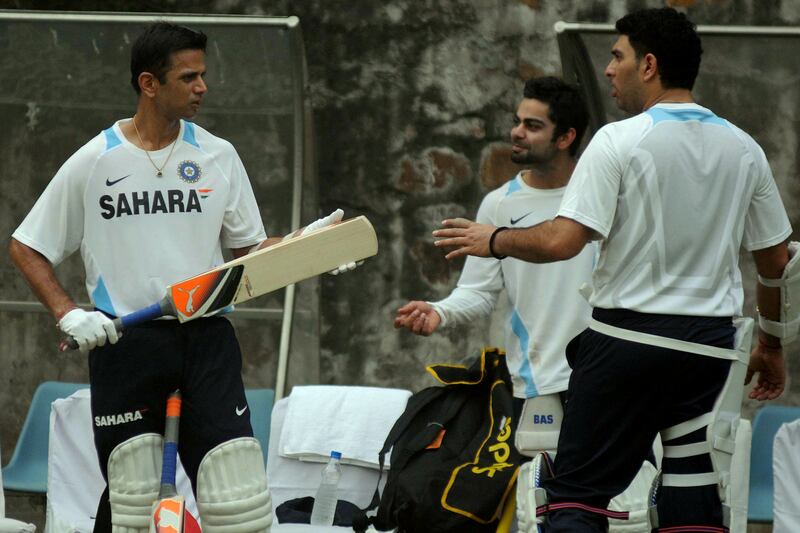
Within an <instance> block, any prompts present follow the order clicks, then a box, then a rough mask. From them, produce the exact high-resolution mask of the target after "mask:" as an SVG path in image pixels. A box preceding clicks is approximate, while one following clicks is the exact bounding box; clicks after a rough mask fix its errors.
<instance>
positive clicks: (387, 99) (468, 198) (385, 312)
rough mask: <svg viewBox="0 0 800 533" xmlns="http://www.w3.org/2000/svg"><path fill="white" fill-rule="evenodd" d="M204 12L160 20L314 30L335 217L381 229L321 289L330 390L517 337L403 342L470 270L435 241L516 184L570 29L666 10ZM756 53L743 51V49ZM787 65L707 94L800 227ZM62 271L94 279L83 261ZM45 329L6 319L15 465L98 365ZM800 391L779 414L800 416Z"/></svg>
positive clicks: (653, 0)
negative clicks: (69, 392)
mask: <svg viewBox="0 0 800 533" xmlns="http://www.w3.org/2000/svg"><path fill="white" fill-rule="evenodd" d="M670 3H671V4H672V5H676V6H683V8H685V9H686V10H687V12H688V13H689V14H690V16H691V17H692V18H693V19H694V20H695V21H696V22H697V23H701V24H739V25H800V6H798V3H797V2H794V1H791V0H783V1H779V0H758V1H757V0H706V1H702V0H695V1H692V0H680V1H679V0H673V1H672V2H670ZM188 4H189V2H178V1H172V2H165V3H163V5H159V6H158V8H157V9H163V10H165V11H170V12H183V11H190V12H191V11H202V12H216V13H249V14H268V15H289V14H293V15H297V16H299V17H300V19H301V23H302V26H303V32H304V36H305V43H306V48H307V59H308V66H309V80H310V87H311V94H312V101H313V108H314V114H315V122H316V140H317V152H318V165H319V170H318V173H319V181H320V185H319V190H320V199H321V212H328V211H330V210H332V209H333V208H336V207H342V208H343V209H344V210H345V212H346V214H347V216H355V215H358V214H365V215H367V216H368V217H369V218H370V220H372V222H373V223H374V225H375V226H376V229H377V231H378V234H379V239H380V247H381V252H380V254H379V256H378V257H377V258H374V259H372V260H370V261H368V262H367V263H366V264H365V265H364V266H362V267H361V268H359V269H358V270H357V271H356V272H354V273H351V274H348V275H344V276H338V277H330V276H327V277H324V278H323V280H322V288H321V298H320V301H321V320H322V325H321V345H322V357H321V361H320V369H319V372H320V373H319V376H320V378H319V379H320V381H321V382H323V383H340V384H365V385H380V386H397V387H408V388H412V389H419V388H421V387H422V386H425V385H428V384H430V381H429V380H428V378H427V377H426V373H425V372H424V366H425V365H427V364H430V363H433V362H452V361H457V360H460V359H462V358H464V357H467V356H470V355H473V354H475V353H476V352H477V351H479V350H480V348H481V347H482V346H483V345H484V344H487V343H497V342H500V340H501V339H502V336H501V334H500V330H501V329H502V312H501V313H500V314H499V315H498V316H495V317H491V318H487V319H486V320H484V321H481V322H479V323H475V324H471V325H469V326H464V327H459V328H454V329H449V330H446V331H443V332H442V333H441V334H436V335H434V336H432V337H429V338H420V337H415V336H413V335H411V334H409V333H407V332H399V331H395V330H394V329H393V327H392V318H393V316H394V312H395V310H396V309H397V308H398V307H399V306H400V305H402V304H403V303H404V302H405V301H406V300H407V299H409V298H418V299H438V298H441V297H444V296H445V295H446V294H448V292H449V291H450V289H451V288H452V287H453V286H454V284H455V282H456V279H457V277H458V273H459V270H460V268H461V266H462V263H459V262H456V263H453V264H451V263H448V262H446V261H445V260H444V259H443V255H442V253H441V252H440V251H439V250H437V249H435V248H434V246H433V243H432V238H431V236H430V231H431V230H432V229H434V228H435V227H437V225H438V222H439V221H440V220H442V219H443V218H444V217H452V216H468V217H473V216H474V214H475V211H476V209H477V205H478V203H479V201H480V199H481V197H482V196H483V195H484V194H485V193H486V192H487V191H488V190H490V189H491V188H493V187H495V186H497V185H498V184H500V183H502V182H504V181H506V180H507V179H509V178H510V177H511V176H512V175H513V174H514V173H515V172H516V171H517V169H516V168H514V167H513V166H512V165H511V164H509V163H508V153H509V150H508V146H507V144H506V141H507V138H508V131H509V128H510V123H511V116H512V113H513V111H514V110H515V106H516V104H517V101H518V99H519V97H520V95H521V88H522V83H523V80H524V79H526V78H528V77H530V76H532V75H537V74H559V73H560V68H561V66H560V61H559V56H558V49H557V46H556V41H555V36H554V33H553V30H552V28H553V23H554V22H556V21H558V20H566V21H582V22H613V21H614V20H616V18H618V17H619V16H621V15H623V14H624V13H625V12H626V11H627V10H628V9H631V8H635V7H642V6H659V5H664V2H663V1H658V0H647V1H644V0H641V1H635V0H630V1H623V0H612V1H608V2H602V1H596V0H572V1H559V2H555V1H546V0H505V1H502V2H500V1H496V0H438V1H435V0H413V1H412V0H381V1H363V2H362V1H357V2H352V1H339V0H337V1H331V0H306V1H293V2H292V1H288V0H284V1H268V0H248V1H245V0H216V1H205V2H191V6H189V5H188ZM148 5H149V4H145V5H142V4H140V3H138V2H136V3H133V2H115V1H111V2H99V1H98V2H80V3H77V2H76V3H74V5H73V4H72V3H70V2H64V1H60V2H56V1H54V2H35V3H34V2H33V1H32V0H31V1H30V2H27V3H26V2H23V1H16V2H14V3H13V6H14V7H28V8H37V9H42V8H45V7H52V8H60V9H87V10H88V9H96V10H109V9H112V7H113V8H119V9H128V10H142V9H147V8H148ZM151 9H156V8H155V7H151ZM786 46H791V52H790V53H791V54H795V55H796V54H797V52H798V51H800V42H798V40H797V39H795V40H794V41H791V42H788V41H787V44H786ZM757 50H758V47H753V48H752V49H751V48H748V47H741V48H738V49H737V52H736V53H737V54H751V53H756V51H757ZM780 59H781V58H780V57H778V58H770V57H763V58H761V60H762V61H763V63H764V64H763V65H762V66H763V68H759V69H753V70H748V71H746V72H742V73H740V74H741V78H740V79H739V80H737V83H736V84H735V85H725V86H719V87H712V84H708V87H707V91H708V92H709V93H710V92H711V91H712V90H713V91H718V92H719V93H720V94H719V95H718V97H719V98H723V99H724V98H731V99H733V101H735V102H736V103H737V104H738V105H736V106H735V107H734V108H733V109H729V110H727V112H726V115H725V116H727V117H728V118H730V119H731V120H733V121H734V122H736V123H739V124H740V125H742V126H743V127H745V128H747V129H748V130H749V131H751V132H752V133H753V134H754V135H755V136H756V137H757V139H758V140H759V141H760V142H762V143H763V145H764V148H765V150H766V151H767V154H768V156H769V157H770V158H771V160H772V162H773V168H774V171H775V174H776V179H777V181H778V183H779V185H780V187H781V189H782V194H783V195H784V199H785V201H786V204H787V206H789V208H790V210H791V218H792V220H793V222H794V224H795V226H796V227H797V224H798V222H800V216H799V215H800V213H799V212H798V200H800V196H799V195H798V190H797V177H798V176H797V163H798V156H797V154H798V152H799V151H798V145H797V144H798V143H797V137H798V132H800V122H798V114H797V109H798V104H800V101H799V100H800V97H799V96H798V92H797V87H798V84H797V81H798V79H797V74H796V72H795V71H796V69H786V70H784V69H782V68H778V67H779V61H780ZM718 67H719V68H721V66H720V65H718V64H716V63H714V62H713V61H711V62H708V63H705V64H704V65H703V67H702V70H701V78H702V77H703V76H715V75H716V73H717V69H718ZM767 73H768V74H767ZM98 90H102V86H98ZM212 90H213V87H212ZM764 101H777V102H778V104H779V106H778V109H779V113H776V114H774V115H771V116H768V117H765V116H762V115H761V114H760V113H759V112H758V111H757V109H758V108H757V107H754V105H751V104H756V103H759V102H761V103H763V102H764ZM13 161H14V154H13V152H11V153H6V154H4V155H3V161H2V163H0V165H2V167H3V172H2V174H0V180H1V181H0V183H2V187H0V191H2V193H1V194H2V197H3V202H2V205H3V211H2V212H0V232H2V233H4V234H6V235H8V234H10V232H11V231H12V230H13V228H14V227H15V225H16V223H17V221H16V220H12V219H11V217H10V216H9V215H8V214H7V213H9V212H10V211H7V210H6V207H7V206H11V205H13V203H14V198H15V195H16V194H17V192H16V191H17V189H18V188H19V187H25V186H26V184H27V183H29V182H31V181H32V180H33V177H32V176H30V175H25V174H20V173H19V172H17V171H16V170H15V169H14V166H13ZM9 209H10V208H9ZM17 211H18V209H14V212H17ZM743 268H744V270H745V273H746V276H747V278H748V280H747V283H748V284H750V285H752V283H753V271H752V266H751V265H750V264H749V263H747V262H745V263H744V267H743ZM63 271H64V272H65V273H67V275H69V276H78V277H79V276H80V275H81V270H80V268H78V267H77V266H76V265H71V266H69V265H68V266H67V268H66V269H64V270H63ZM0 296H1V297H2V298H3V299H22V298H24V297H26V289H25V287H24V284H23V283H22V282H21V281H20V280H19V279H18V278H17V277H16V275H15V274H14V273H13V272H12V271H11V269H10V267H9V265H8V260H7V258H6V257H5V256H4V255H0ZM750 309H752V306H751V305H748V308H747V310H748V312H749V310H750ZM43 320H47V318H45V315H37V314H26V315H21V314H11V313H0V325H2V329H0V331H2V337H1V338H0V368H2V371H0V446H2V450H3V453H2V457H3V463H6V462H7V461H8V458H9V457H10V453H11V450H12V448H13V445H14V443H15V441H16V437H17V435H18V432H19V428H20V426H21V423H22V419H23V417H24V413H25V410H26V409H27V405H28V402H29V398H30V396H31V394H32V392H33V390H34V388H35V386H36V384H37V383H38V382H40V381H43V380H46V379H58V380H80V381H85V380H86V379H87V375H86V370H85V360H84V357H82V356H80V355H76V354H72V355H69V356H66V357H64V356H58V355H57V354H56V353H55V350H54V349H53V347H54V345H55V342H56V339H57V335H56V331H55V328H51V329H48V330H47V333H44V334H42V335H40V336H35V337H34V336H31V335H26V334H25V331H27V330H29V329H30V328H36V327H39V324H40V323H41V321H43ZM490 331H491V333H488V332H490ZM245 344H246V343H245ZM795 354H796V348H790V349H789V350H788V355H789V357H788V359H789V364H790V366H791V365H792V359H793V356H794V355H795ZM794 366H796V365H794ZM271 368H272V367H270V366H269V365H266V364H263V362H262V361H251V362H250V363H249V364H248V365H246V370H245V371H246V372H247V375H246V376H245V378H246V380H248V381H249V382H255V383H266V384H269V383H271V382H272V378H271V376H263V375H261V374H262V373H265V372H271V370H270V369H271ZM299 370H300V371H303V370H307V371H308V373H309V374H308V375H311V376H314V375H316V372H317V369H316V368H308V369H299ZM294 371H295V373H297V372H298V369H297V368H295V369H294ZM797 372H798V371H797V369H795V368H793V369H792V377H793V378H796V377H797ZM254 373H259V375H255V374H254ZM300 373H302V372H300ZM297 382H302V378H298V381H297ZM793 382H794V379H791V380H790V382H789V389H788V392H787V393H786V394H785V395H784V396H783V398H782V399H781V400H780V403H787V404H793V405H798V404H800V392H799V391H797V390H793V388H792V387H793V385H794V383H793ZM753 408H754V405H752V404H750V403H748V404H747V405H746V408H745V411H746V412H747V413H752V410H753Z"/></svg>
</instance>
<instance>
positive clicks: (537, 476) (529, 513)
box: [517, 452, 552, 533]
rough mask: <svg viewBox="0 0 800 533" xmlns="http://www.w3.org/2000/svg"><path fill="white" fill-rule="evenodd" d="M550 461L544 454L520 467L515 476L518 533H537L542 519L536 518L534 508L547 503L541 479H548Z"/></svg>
mask: <svg viewBox="0 0 800 533" xmlns="http://www.w3.org/2000/svg"><path fill="white" fill-rule="evenodd" d="M551 464H552V463H551V460H550V458H549V456H548V454H547V453H546V452H543V453H540V454H538V455H537V456H536V457H534V458H533V461H529V462H527V463H525V464H523V465H522V467H521V468H520V469H519V475H518V476H517V528H518V530H519V532H520V533H538V532H539V531H540V529H539V525H540V524H542V523H543V521H544V519H543V518H537V516H536V508H537V507H539V506H540V505H545V504H546V503H547V493H546V492H545V490H544V489H543V488H541V485H542V477H543V476H546V477H550V472H549V469H550V468H551Z"/></svg>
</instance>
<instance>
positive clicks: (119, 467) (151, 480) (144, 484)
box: [108, 433, 163, 533]
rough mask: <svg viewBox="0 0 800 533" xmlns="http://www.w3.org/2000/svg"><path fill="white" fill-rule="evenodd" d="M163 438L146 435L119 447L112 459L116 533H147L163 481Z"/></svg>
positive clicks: (113, 527)
mask: <svg viewBox="0 0 800 533" xmlns="http://www.w3.org/2000/svg"><path fill="white" fill-rule="evenodd" d="M162 446H163V438H162V437H161V435H158V434H156V433H145V434H143V435H138V436H136V437H133V438H130V439H128V440H126V441H125V442H123V443H121V444H119V445H117V447H116V448H114V450H113V451H112V452H111V455H110V456H109V458H108V497H109V500H110V502H111V531H112V532H113V533H147V532H148V531H149V530H150V512H151V508H152V505H153V502H154V501H155V500H156V498H157V497H158V487H159V483H160V480H161V461H162Z"/></svg>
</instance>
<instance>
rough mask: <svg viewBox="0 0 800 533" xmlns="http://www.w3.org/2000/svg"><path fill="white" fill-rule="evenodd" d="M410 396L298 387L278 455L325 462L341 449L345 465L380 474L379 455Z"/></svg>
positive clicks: (369, 390) (371, 390)
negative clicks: (360, 467)
mask: <svg viewBox="0 0 800 533" xmlns="http://www.w3.org/2000/svg"><path fill="white" fill-rule="evenodd" d="M410 396H411V392H409V391H407V390H401V389H384V388H376V387H349V386H325V385H312V386H303V387H294V388H293V389H292V394H291V395H290V396H289V407H288V409H287V412H286V420H285V422H284V424H283V430H282V431H281V436H280V441H279V444H278V453H279V454H280V455H281V456H283V457H289V458H293V459H300V460H303V461H316V462H321V463H324V462H327V461H328V458H329V457H330V454H331V451H332V450H336V451H337V452H341V453H342V463H345V464H353V465H358V466H365V467H368V468H375V469H377V468H378V453H379V452H380V451H381V448H383V442H384V441H385V440H386V436H387V435H388V434H389V430H391V429H392V426H393V425H394V423H395V421H396V420H397V418H398V417H399V416H400V415H401V414H402V413H403V411H404V410H405V408H406V403H407V402H408V398H409V397H410ZM388 465H389V457H388V455H387V456H386V465H385V466H387V467H388Z"/></svg>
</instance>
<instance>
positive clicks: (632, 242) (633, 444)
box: [434, 8, 800, 532]
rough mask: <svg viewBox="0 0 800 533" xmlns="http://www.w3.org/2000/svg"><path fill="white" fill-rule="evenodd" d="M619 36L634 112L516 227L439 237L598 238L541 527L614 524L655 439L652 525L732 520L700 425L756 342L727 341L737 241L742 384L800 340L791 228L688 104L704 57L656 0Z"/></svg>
mask: <svg viewBox="0 0 800 533" xmlns="http://www.w3.org/2000/svg"><path fill="white" fill-rule="evenodd" d="M616 29H617V32H618V33H619V38H618V39H617V41H616V43H615V44H614V46H613V48H612V59H611V62H610V63H609V65H608V67H607V68H606V76H607V77H608V78H609V80H610V82H611V85H612V96H613V97H614V98H615V99H616V102H617V105H618V106H619V107H620V108H621V109H623V110H625V111H628V112H630V113H634V114H635V113H638V114H636V115H635V116H634V117H632V118H629V119H627V120H623V121H620V122H617V123H613V124H608V125H606V126H605V127H603V128H602V129H600V130H599V131H598V133H597V134H596V135H595V137H594V138H593V139H592V141H591V143H590V144H589V146H588V147H587V149H586V151H585V152H584V154H583V156H582V157H581V160H580V162H579V163H578V165H577V166H576V169H575V172H574V173H573V176H572V179H571V181H570V183H569V185H568V187H567V191H566V192H565V194H564V200H563V202H562V205H561V207H560V209H559V212H558V216H557V217H556V218H555V219H553V220H551V221H547V222H544V223H542V224H540V225H538V226H534V227H532V228H529V229H520V230H515V229H509V230H503V229H502V228H495V227H492V226H489V225H484V224H475V223H472V222H470V221H468V220H464V219H454V220H446V221H444V226H445V228H446V229H442V230H437V231H434V235H435V236H437V237H442V239H441V240H440V241H438V242H437V245H438V246H446V247H453V248H455V250H453V251H452V252H450V253H449V254H448V255H447V257H448V258H455V257H460V256H462V255H467V254H469V255H478V256H482V257H486V256H488V255H490V254H497V255H510V256H513V257H518V258H521V259H525V260H527V261H531V262H537V263H538V262H552V261H561V260H565V259H568V258H570V257H573V256H574V255H575V254H577V253H578V252H579V251H580V250H581V249H582V248H583V247H584V246H585V244H586V243H587V242H589V241H591V240H600V241H602V248H601V253H600V259H599V262H598V265H597V267H596V269H595V272H594V276H593V282H594V287H593V292H592V295H591V298H590V304H591V305H592V306H593V308H594V310H593V322H592V323H590V327H589V329H587V330H585V331H584V332H583V333H581V334H580V335H579V336H578V337H576V338H575V339H574V340H573V341H572V342H571V343H570V346H569V347H568V349H567V353H568V357H569V358H570V361H571V363H572V367H573V373H572V376H571V379H570V385H569V389H568V393H567V398H568V402H567V407H566V412H565V419H564V424H563V426H562V432H561V438H560V439H559V447H558V454H557V456H556V459H555V465H554V475H553V476H550V475H549V474H550V473H549V472H548V471H547V468H546V466H547V465H546V464H545V463H546V459H542V461H541V462H540V465H542V466H543V468H542V470H540V472H542V473H543V477H544V479H543V480H542V482H541V485H542V486H543V487H544V489H545V491H546V494H547V501H546V502H544V501H542V500H541V499H536V500H535V504H536V505H544V506H549V507H542V510H543V511H545V512H546V523H545V530H546V531H547V532H553V531H558V532H561V531H571V532H583V531H603V530H604V529H605V528H607V522H606V517H605V516H604V508H605V507H606V505H607V503H608V501H609V498H610V497H611V496H612V495H614V494H616V492H618V491H619V488H620V487H624V486H625V485H626V483H627V482H629V481H630V479H631V478H632V477H633V475H634V474H635V472H636V469H637V468H638V465H639V464H640V462H641V459H642V458H643V457H644V456H645V455H646V453H647V451H648V450H649V447H650V443H651V442H652V440H653V437H654V436H655V435H656V433H659V432H660V433H661V436H662V441H664V450H665V452H664V454H665V458H664V463H663V472H664V475H663V477H662V485H663V486H662V487H661V488H660V489H659V490H658V492H657V512H656V513H655V514H656V516H654V522H655V523H653V524H652V525H653V527H654V528H661V530H662V531H678V529H676V528H680V531H707V532H711V531H726V530H727V524H725V517H724V516H723V515H724V514H725V513H724V510H723V506H722V505H721V501H720V500H721V495H724V494H725V492H724V490H718V489H720V488H723V489H724V488H725V483H726V480H727V476H728V474H729V472H727V471H726V470H725V468H726V464H725V454H724V453H723V451H722V448H724V446H723V445H724V444H725V440H726V439H720V438H718V434H717V433H716V431H717V426H716V424H714V425H711V426H710V427H711V431H709V432H708V433H707V431H706V429H707V426H709V424H713V423H714V422H715V421H717V420H718V417H719V416H720V414H719V411H718V406H719V404H720V402H725V401H726V400H727V399H728V398H734V399H736V398H737V396H736V392H737V389H738V390H739V391H740V390H741V389H739V387H740V383H739V381H740V379H741V378H742V377H744V374H745V373H744V372H743V371H741V373H739V372H740V370H739V369H741V368H743V366H744V365H742V364H740V363H739V362H738V361H737V360H736V359H737V355H735V354H737V351H735V350H732V349H731V348H735V347H737V345H739V346H740V347H739V350H738V353H740V352H741V350H742V349H749V342H747V341H741V340H740V342H738V343H736V344H735V341H736V340H738V339H742V338H746V330H742V332H743V333H744V334H743V335H740V336H739V337H738V339H737V338H735V333H736V328H735V325H734V322H733V320H732V318H733V317H735V316H741V314H742V303H743V299H744V296H743V291H742V287H741V273H740V271H739V266H738V253H739V248H740V247H741V246H744V247H745V249H747V250H748V251H750V252H751V253H752V255H753V258H754V260H755V264H756V268H757V270H758V274H759V283H758V285H757V300H758V313H759V330H758V342H757V345H756V347H755V348H754V349H753V351H752V354H751V355H750V362H749V368H748V369H747V371H746V377H745V379H744V381H745V383H749V381H750V379H751V378H752V376H753V375H754V374H756V373H757V374H758V380H757V383H756V385H755V386H754V388H753V389H752V391H751V392H750V398H753V399H758V400H768V399H774V398H777V397H778V396H779V395H780V394H781V392H782V391H783V387H784V382H785V370H784V363H783V352H782V343H783V342H788V341H790V340H791V339H793V338H794V337H795V336H796V334H797V326H798V316H797V311H795V310H794V309H796V308H797V306H793V307H792V306H781V305H780V302H781V300H782V299H783V301H784V302H789V301H791V300H792V299H794V298H798V297H800V290H799V289H800V287H797V286H796V285H795V284H793V282H792V281H788V280H789V278H790V277H791V274H792V272H794V273H795V274H796V272H797V263H798V261H797V257H798V256H797V254H795V253H794V250H795V247H794V244H792V247H791V253H790V247H789V246H787V244H786V241H787V239H788V237H789V235H790V234H791V227H790V225H789V220H788V217H787V215H786V211H785V209H784V207H783V204H782V202H781V199H780V196H779V194H778V190H777V187H776V185H775V181H774V179H773V177H772V173H771V171H770V169H769V165H768V163H767V160H766V158H765V156H764V153H763V151H762V150H761V148H760V147H759V146H758V145H757V144H756V143H755V141H753V139H752V138H751V137H750V136H749V135H747V134H746V133H744V132H743V131H741V130H740V129H738V128H737V127H735V126H734V125H732V124H731V123H730V122H728V121H727V120H724V119H721V118H719V117H717V116H716V115H714V114H713V113H712V112H711V111H710V110H708V109H706V108H704V107H701V106H699V105H697V104H696V103H695V102H694V99H693V97H692V93H691V90H692V87H693V85H694V80H695V78H696V76H697V72H698V70H699V65H700V56H701V54H702V49H701V44H700V39H699V37H698V36H697V33H696V31H695V27H694V25H693V24H692V23H691V22H690V21H689V20H688V19H687V18H686V16H685V15H683V14H680V13H678V12H677V11H675V10H674V9H671V8H661V9H646V10H641V11H636V12H634V13H631V14H629V15H626V16H625V17H623V18H621V19H620V20H618V21H617V24H616ZM790 256H791V261H790ZM738 359H739V360H740V359H741V358H740V357H738ZM731 361H733V363H731ZM740 403H741V402H740V401H739V405H736V406H735V407H734V408H735V409H739V408H740ZM733 436H735V435H733ZM728 437H729V439H730V438H732V436H731V435H728ZM706 439H708V440H709V441H710V442H706ZM709 450H711V453H710V454H709V453H708V452H709ZM687 474H688V475H687Z"/></svg>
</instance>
